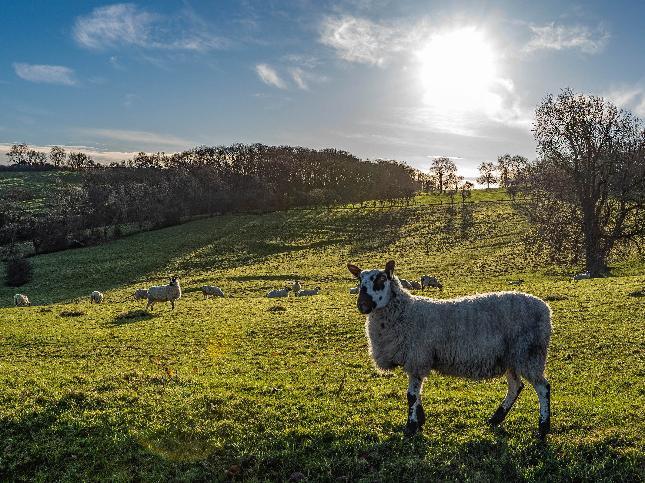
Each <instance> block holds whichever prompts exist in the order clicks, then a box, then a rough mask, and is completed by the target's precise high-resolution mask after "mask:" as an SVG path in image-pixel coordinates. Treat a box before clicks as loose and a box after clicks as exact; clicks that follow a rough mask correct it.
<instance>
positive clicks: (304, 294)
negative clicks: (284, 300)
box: [296, 287, 320, 297]
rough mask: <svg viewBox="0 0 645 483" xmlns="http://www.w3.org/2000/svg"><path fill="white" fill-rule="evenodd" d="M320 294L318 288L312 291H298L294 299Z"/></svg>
mask: <svg viewBox="0 0 645 483" xmlns="http://www.w3.org/2000/svg"><path fill="white" fill-rule="evenodd" d="M318 292H320V287H316V288H315V289H313V290H299V291H298V292H296V297H310V296H312V295H318Z"/></svg>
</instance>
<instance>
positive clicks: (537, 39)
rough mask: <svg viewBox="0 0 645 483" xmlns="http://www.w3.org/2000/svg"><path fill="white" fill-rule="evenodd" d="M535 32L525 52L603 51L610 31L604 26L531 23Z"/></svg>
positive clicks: (591, 52)
mask: <svg viewBox="0 0 645 483" xmlns="http://www.w3.org/2000/svg"><path fill="white" fill-rule="evenodd" d="M529 28H530V29H531V31H532V33H533V37H532V38H531V40H530V41H529V42H528V43H527V44H526V45H525V47H524V51H525V52H532V51H535V50H565V49H578V50H580V51H582V52H584V53H586V54H597V53H599V52H601V51H602V50H603V49H604V47H605V45H606V44H607V41H608V40H609V37H610V35H609V32H607V30H605V29H604V28H603V27H602V26H599V27H598V28H597V29H595V30H592V29H590V28H589V27H587V26H585V25H556V24H555V23H554V22H551V23H548V24H546V25H542V26H538V25H530V26H529Z"/></svg>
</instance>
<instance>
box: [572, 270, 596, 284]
mask: <svg viewBox="0 0 645 483" xmlns="http://www.w3.org/2000/svg"><path fill="white" fill-rule="evenodd" d="M589 278H591V273H589V272H582V273H577V274H575V275H574V276H573V277H571V280H574V281H576V282H577V281H578V280H586V279H589Z"/></svg>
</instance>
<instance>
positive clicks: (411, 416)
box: [403, 376, 426, 437]
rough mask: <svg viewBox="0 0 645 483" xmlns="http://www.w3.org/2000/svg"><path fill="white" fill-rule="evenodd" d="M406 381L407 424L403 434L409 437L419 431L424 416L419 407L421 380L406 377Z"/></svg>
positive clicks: (424, 418)
mask: <svg viewBox="0 0 645 483" xmlns="http://www.w3.org/2000/svg"><path fill="white" fill-rule="evenodd" d="M408 381H409V382H408V423H407V424H406V425H405V429H404V430H403V434H404V435H405V436H407V437H410V436H413V435H414V434H416V432H417V431H419V430H420V429H421V427H422V426H423V424H424V423H425V422H426V415H425V412H424V411H423V406H422V405H421V389H422V386H423V378H421V377H417V376H408Z"/></svg>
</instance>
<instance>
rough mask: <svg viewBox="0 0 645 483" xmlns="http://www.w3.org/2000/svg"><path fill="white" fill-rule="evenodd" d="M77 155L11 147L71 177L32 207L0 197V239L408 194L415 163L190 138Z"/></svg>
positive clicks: (94, 237) (76, 240)
mask: <svg viewBox="0 0 645 483" xmlns="http://www.w3.org/2000/svg"><path fill="white" fill-rule="evenodd" d="M35 153H37V154H35ZM77 154H83V153H70V154H67V153H65V151H64V149H62V148H59V147H54V148H52V150H51V152H50V154H49V157H48V159H46V158H45V155H44V153H40V152H38V151H35V150H32V149H29V148H28V147H26V146H25V145H16V146H14V147H12V149H11V150H10V151H9V153H8V157H9V159H10V161H11V162H12V164H13V165H14V166H23V167H32V168H33V167H36V168H38V167H40V168H45V167H47V166H51V167H53V168H54V169H73V170H77V171H79V172H80V174H81V176H80V177H81V181H80V183H78V184H69V185H66V186H64V187H61V188H60V189H59V193H58V195H57V196H56V197H54V198H53V199H52V200H50V202H49V204H48V205H47V206H46V208H45V209H44V210H43V211H42V212H40V213H32V212H30V211H28V210H27V209H25V208H24V206H23V205H22V204H21V203H19V202H10V200H6V201H7V202H5V203H2V207H1V208H0V245H7V244H13V243H16V242H21V241H31V242H32V243H33V246H34V250H35V251H36V252H37V253H43V252H47V251H53V250H59V249H63V248H67V247H69V246H77V245H85V244H92V243H97V242H99V241H101V240H102V239H104V238H106V237H109V236H110V233H112V234H113V233H114V230H115V229H116V232H117V235H118V233H119V231H120V230H121V227H122V226H123V225H126V224H133V225H137V226H138V227H139V229H145V228H151V227H162V226H169V225H173V224H177V223H180V221H181V220H182V219H183V218H185V217H191V216H195V215H214V214H223V213H232V212H243V211H272V210H281V209H287V208H291V207H296V206H310V205H326V206H329V205H332V204H335V203H357V202H364V201H367V200H396V199H409V198H411V197H412V196H414V193H415V192H416V191H417V189H418V181H417V178H418V175H417V173H416V170H414V169H412V168H410V167H409V166H407V165H405V164H403V163H400V162H397V161H392V160H377V161H366V160H361V159H359V158H357V157H356V156H354V155H352V154H350V153H348V152H345V151H341V150H336V149H322V150H315V149H308V148H303V147H292V146H266V145H262V144H251V145H247V144H234V145H231V146H214V147H209V146H200V147H196V148H194V149H190V150H187V151H183V152H181V153H173V154H166V153H153V154H148V153H139V154H137V155H136V156H134V157H133V158H132V159H130V160H127V161H122V162H118V163H112V164H110V165H108V166H103V165H99V164H97V163H95V162H94V161H93V160H91V158H89V157H88V156H87V155H84V154H83V156H84V158H83V162H78V160H77V158H78V156H77ZM70 158H71V160H70ZM48 169H49V168H48Z"/></svg>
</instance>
